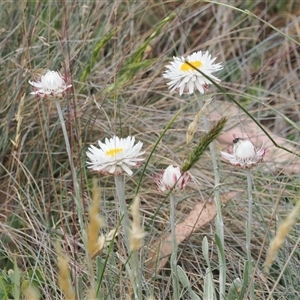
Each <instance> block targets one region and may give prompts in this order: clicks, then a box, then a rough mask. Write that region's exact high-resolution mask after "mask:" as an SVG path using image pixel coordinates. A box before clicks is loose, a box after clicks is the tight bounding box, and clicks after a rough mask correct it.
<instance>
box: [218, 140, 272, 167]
mask: <svg viewBox="0 0 300 300" xmlns="http://www.w3.org/2000/svg"><path fill="white" fill-rule="evenodd" d="M266 151H267V149H263V147H261V148H260V149H257V148H255V147H254V145H253V144H252V143H251V142H250V141H249V140H245V139H241V138H235V139H234V140H233V151H232V152H229V151H228V153H227V152H223V151H221V155H222V156H223V157H224V158H225V159H226V160H228V161H229V163H231V164H232V165H234V166H238V167H241V168H245V169H247V168H252V167H254V166H255V165H257V164H258V163H260V162H261V161H262V160H263V157H264V155H265V154H266Z"/></svg>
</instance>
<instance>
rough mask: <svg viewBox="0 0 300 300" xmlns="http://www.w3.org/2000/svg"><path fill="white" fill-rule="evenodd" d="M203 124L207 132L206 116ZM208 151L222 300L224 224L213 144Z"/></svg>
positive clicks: (223, 286) (224, 276) (224, 282)
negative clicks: (211, 169) (211, 175)
mask: <svg viewBox="0 0 300 300" xmlns="http://www.w3.org/2000/svg"><path fill="white" fill-rule="evenodd" d="M198 104H199V107H200V108H202V107H203V101H202V99H201V98H200V99H199V101H198ZM203 123H204V129H205V132H208V131H209V127H208V121H207V118H206V115H205V114H204V115H203ZM209 150H210V154H211V159H212V165H213V171H214V178H215V186H214V201H215V204H216V209H217V216H216V234H217V235H218V237H219V239H220V242H221V246H222V249H219V247H218V260H219V293H220V300H222V299H224V297H225V285H226V263H225V260H224V249H225V247H224V246H225V242H224V223H223V216H222V204H221V200H220V191H219V186H220V175H219V167H218V163H217V155H216V150H215V145H214V142H212V143H211V144H210V145H209Z"/></svg>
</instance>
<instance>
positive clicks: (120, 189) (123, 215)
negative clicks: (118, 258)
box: [115, 175, 130, 250]
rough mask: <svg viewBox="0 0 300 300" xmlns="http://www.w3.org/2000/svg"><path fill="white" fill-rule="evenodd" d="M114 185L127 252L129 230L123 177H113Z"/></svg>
mask: <svg viewBox="0 0 300 300" xmlns="http://www.w3.org/2000/svg"><path fill="white" fill-rule="evenodd" d="M115 184H116V191H117V198H118V200H119V207H120V210H119V217H120V220H121V225H122V228H123V230H124V235H125V244H126V247H127V250H129V229H130V221H129V216H128V211H127V206H126V199H125V186H124V180H123V175H117V176H115Z"/></svg>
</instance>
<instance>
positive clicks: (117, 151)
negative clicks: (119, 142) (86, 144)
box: [105, 148, 123, 157]
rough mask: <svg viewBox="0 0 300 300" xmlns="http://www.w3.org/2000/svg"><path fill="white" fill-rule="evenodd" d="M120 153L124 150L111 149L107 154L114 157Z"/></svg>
mask: <svg viewBox="0 0 300 300" xmlns="http://www.w3.org/2000/svg"><path fill="white" fill-rule="evenodd" d="M120 152H123V148H114V149H110V150H108V151H106V152H105V154H106V155H108V156H111V157H114V156H116V155H117V154H119V153H120Z"/></svg>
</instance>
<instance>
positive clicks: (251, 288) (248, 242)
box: [246, 169, 255, 299]
mask: <svg viewBox="0 0 300 300" xmlns="http://www.w3.org/2000/svg"><path fill="white" fill-rule="evenodd" d="M246 175H247V194H248V221H247V225H246V252H247V260H248V270H249V286H248V290H249V291H250V299H255V297H254V284H253V281H252V280H251V275H252V271H253V263H252V256H251V236H252V233H251V229H252V206H253V198H252V178H251V170H250V169H246Z"/></svg>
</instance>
